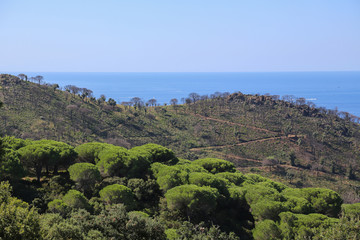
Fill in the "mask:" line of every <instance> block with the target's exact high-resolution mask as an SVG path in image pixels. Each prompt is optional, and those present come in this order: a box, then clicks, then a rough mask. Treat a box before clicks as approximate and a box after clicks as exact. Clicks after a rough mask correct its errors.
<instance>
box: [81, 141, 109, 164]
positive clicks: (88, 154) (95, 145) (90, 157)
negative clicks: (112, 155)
mask: <svg viewBox="0 0 360 240" xmlns="http://www.w3.org/2000/svg"><path fill="white" fill-rule="evenodd" d="M111 146H112V145H110V144H107V143H100V142H89V143H84V144H81V145H79V146H77V147H76V148H75V151H76V152H77V154H78V159H79V161H80V162H88V163H92V164H96V163H97V162H98V161H99V154H100V152H101V151H103V150H104V149H106V148H109V147H111Z"/></svg>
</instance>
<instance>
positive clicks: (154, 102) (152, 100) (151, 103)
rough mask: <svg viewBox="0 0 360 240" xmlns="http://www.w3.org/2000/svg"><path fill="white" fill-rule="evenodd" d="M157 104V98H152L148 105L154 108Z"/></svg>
mask: <svg viewBox="0 0 360 240" xmlns="http://www.w3.org/2000/svg"><path fill="white" fill-rule="evenodd" d="M156 102H157V100H156V99H155V98H152V99H150V100H149V101H148V104H149V105H151V106H154V105H156Z"/></svg>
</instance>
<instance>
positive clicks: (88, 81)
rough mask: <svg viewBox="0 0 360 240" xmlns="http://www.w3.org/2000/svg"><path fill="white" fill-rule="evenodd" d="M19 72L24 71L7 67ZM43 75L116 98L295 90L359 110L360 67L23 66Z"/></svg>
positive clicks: (288, 92) (330, 105)
mask: <svg viewBox="0 0 360 240" xmlns="http://www.w3.org/2000/svg"><path fill="white" fill-rule="evenodd" d="M4 73H10V74H14V75H17V74H19V73H20V72H4ZM24 73H25V74H28V75H38V74H40V75H42V76H44V81H45V82H48V83H58V84H59V85H60V86H61V87H64V86H65V85H69V84H72V85H76V86H78V87H85V88H88V89H91V90H93V91H94V95H95V96H96V97H99V96H100V95H101V94H104V95H105V96H106V97H111V98H113V99H115V100H116V101H118V102H121V101H127V100H129V99H131V98H132V97H140V98H143V99H144V100H148V99H151V98H155V99H157V101H158V103H161V104H164V103H169V101H170V99H172V98H177V99H179V101H180V99H181V98H184V97H187V96H188V94H189V93H191V92H197V93H199V94H200V95H206V94H212V93H214V92H217V91H218V92H231V93H232V92H237V91H240V92H242V93H246V94H257V93H259V94H267V93H269V94H272V95H280V96H283V95H294V96H296V97H303V98H305V99H306V100H308V101H313V103H315V104H316V106H318V107H326V108H328V109H334V108H338V109H339V111H345V112H349V113H351V114H353V115H356V116H360V99H359V98H358V96H360V81H359V80H360V71H349V72H343V71H341V72H228V73H220V72H213V73H212V72H210V73H113V72H109V73H92V72H89V73H74V72H62V73H56V72H24Z"/></svg>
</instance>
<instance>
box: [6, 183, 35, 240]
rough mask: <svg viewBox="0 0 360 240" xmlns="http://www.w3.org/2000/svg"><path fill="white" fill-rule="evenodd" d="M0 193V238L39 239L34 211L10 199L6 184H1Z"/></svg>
mask: <svg viewBox="0 0 360 240" xmlns="http://www.w3.org/2000/svg"><path fill="white" fill-rule="evenodd" d="M0 193H1V194H0V238H1V239H39V238H40V225H39V214H38V213H37V212H36V211H35V209H34V208H30V207H29V205H28V204H27V203H25V202H23V201H21V200H19V199H16V198H14V197H11V187H10V186H9V184H8V183H6V182H2V183H1V185H0Z"/></svg>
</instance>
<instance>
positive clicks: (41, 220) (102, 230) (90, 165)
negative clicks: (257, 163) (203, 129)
mask: <svg viewBox="0 0 360 240" xmlns="http://www.w3.org/2000/svg"><path fill="white" fill-rule="evenodd" d="M1 149H2V152H1V175H0V176H1V180H2V182H1V185H0V191H1V195H0V196H1V198H0V203H1V205H0V219H1V220H0V237H1V239H309V238H311V239H359V230H360V222H359V220H358V219H359V217H360V203H355V204H343V200H342V199H341V197H340V195H339V194H338V193H336V192H334V191H332V190H329V189H325V188H301V189H299V188H291V187H288V186H286V185H284V184H281V183H279V182H275V181H272V180H270V179H268V178H264V177H262V176H260V175H257V174H252V173H249V174H243V173H241V172H239V171H237V170H236V168H235V165H234V164H233V163H231V162H229V161H226V160H222V159H217V158H203V159H197V160H194V161H189V160H185V159H181V158H178V157H176V155H175V154H174V152H173V151H171V150H170V149H167V148H165V147H163V146H160V145H157V144H146V145H142V146H138V147H134V148H131V149H126V148H123V147H119V146H115V145H112V144H107V143H100V142H89V143H84V144H81V145H78V146H77V147H75V148H74V147H72V146H70V145H68V144H66V143H63V142H57V141H54V140H34V141H31V140H22V139H18V138H14V137H4V138H2V139H1Z"/></svg>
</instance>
